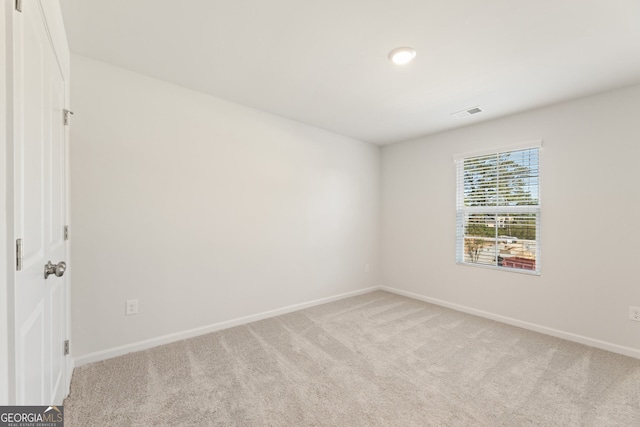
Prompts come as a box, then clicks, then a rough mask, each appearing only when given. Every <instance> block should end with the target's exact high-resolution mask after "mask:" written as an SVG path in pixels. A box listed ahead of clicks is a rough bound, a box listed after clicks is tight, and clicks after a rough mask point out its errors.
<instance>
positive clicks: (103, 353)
mask: <svg viewBox="0 0 640 427" xmlns="http://www.w3.org/2000/svg"><path fill="white" fill-rule="evenodd" d="M377 289H379V287H377V286H373V287H370V288H365V289H359V290H357V291H351V292H345V293H343V294H339V295H334V296H331V297H326V298H320V299H317V300H313V301H308V302H304V303H300V304H294V305H289V306H287V307H282V308H278V309H275V310H269V311H264V312H262V313H258V314H252V315H249V316H244V317H239V318H237V319H231V320H226V321H224V322H219V323H214V324H213V325H208V326H202V327H199V328H194V329H189V330H186V331H181V332H176V333H173V334H168V335H163V336H160V337H156V338H150V339H148V340H143V341H138V342H135V343H132V344H127V345H123V346H119V347H113V348H109V349H106V350H100V351H96V352H94V353H89V354H84V355H82V356H78V357H76V358H74V359H73V362H74V365H75V366H76V367H78V366H82V365H86V364H87V363H93V362H99V361H101V360H106V359H111V358H112V357H117V356H122V355H124V354H127V353H132V352H134V351H141V350H146V349H149V348H152V347H157V346H159V345H164V344H169V343H172V342H175V341H180V340H184V339H187V338H193V337H196V336H199V335H205V334H209V333H211V332H216V331H220V330H222V329H228V328H232V327H234V326H239V325H244V324H246V323H251V322H255V321H258V320H262V319H267V318H269V317H275V316H280V315H281V314H287V313H291V312H293V311H298V310H302V309H304V308H309V307H313V306H316V305H320V304H326V303H328V302H332V301H337V300H340V299H344V298H349V297H353V296H356V295H361V294H366V293H369V292H372V291H375V290H377Z"/></svg>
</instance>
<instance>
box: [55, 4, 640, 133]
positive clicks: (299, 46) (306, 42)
mask: <svg viewBox="0 0 640 427" xmlns="http://www.w3.org/2000/svg"><path fill="white" fill-rule="evenodd" d="M60 3H61V4H62V8H63V16H64V20H65V26H66V29H67V34H68V38H69V43H70V47H71V51H72V52H73V53H77V54H80V55H84V56H88V57H91V58H95V59H98V60H101V61H104V62H108V63H111V64H114V65H117V66H120V67H123V68H126V69H129V70H132V71H136V72H139V73H142V74H146V75H148V76H152V77H156V78H159V79H162V80H165V81H168V82H172V83H175V84H178V85H180V86H183V87H186V88H190V89H194V90H197V91H201V92H205V93H208V94H211V95H214V96H217V97H220V98H223V99H226V100H229V101H233V102H237V103H239V104H243V105H246V106H249V107H254V108H257V109H260V110H263V111H266V112H270V113H273V114H277V115H280V116H284V117H287V118H290V119H293V120H297V121H300V122H303V123H307V124H310V125H313V126H317V127H320V128H324V129H327V130H330V131H333V132H337V133H340V134H343V135H347V136H350V137H353V138H357V139H360V140H364V141H368V142H372V143H375V144H387V143H392V142H397V141H401V140H405V139H410V138H414V137H417V136H421V135H427V134H431V133H435V132H439V131H442V130H445V129H451V128H454V127H459V126H465V125H468V124H471V123H477V122H478V121H483V120H489V119H492V118H496V117H501V116H505V115H508V114H512V113H515V112H519V111H524V110H528V109H531V108H535V107H540V106H543V105H548V104H552V103H556V102H559V101H564V100H567V99H572V98H577V97H580V96H584V95H588V94H592V93H597V92H601V91H604V90H608V89H613V88H617V87H623V86H627V85H631V84H635V83H639V82H640V1H638V0H607V1H604V0H560V1H559V0H537V1H524V0H521V1H515V0H485V1H482V2H480V1H477V0H446V1H445V0H393V1H391V0H387V1H385V0H378V1H371V0H322V1H309V0H268V1H265V0H187V1H175V0H111V1H104V0H61V1H60ZM398 46H411V47H413V48H414V49H416V51H417V52H418V54H417V56H416V59H415V61H413V62H412V63H410V64H408V65H406V66H403V67H400V66H397V65H394V64H392V63H391V62H390V61H389V60H388V59H387V55H388V53H389V51H391V50H392V49H394V48H396V47H398ZM475 106H480V107H481V108H482V109H483V110H484V112H482V113H480V114H477V115H474V116H471V117H469V118H466V119H458V118H455V117H453V116H452V115H451V114H452V113H455V112H458V111H460V110H463V109H466V108H469V107H475Z"/></svg>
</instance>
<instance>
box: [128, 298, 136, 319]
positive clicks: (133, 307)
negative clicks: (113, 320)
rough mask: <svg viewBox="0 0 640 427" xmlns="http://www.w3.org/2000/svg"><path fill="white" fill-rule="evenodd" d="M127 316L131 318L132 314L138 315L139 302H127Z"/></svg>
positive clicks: (133, 300)
mask: <svg viewBox="0 0 640 427" xmlns="http://www.w3.org/2000/svg"><path fill="white" fill-rule="evenodd" d="M125 314H126V315H127V316H131V315H132V314H138V300H137V299H129V300H127V303H126V311H125Z"/></svg>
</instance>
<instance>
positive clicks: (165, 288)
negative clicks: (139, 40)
mask: <svg viewBox="0 0 640 427" xmlns="http://www.w3.org/2000/svg"><path fill="white" fill-rule="evenodd" d="M72 70H73V84H72V94H71V95H72V100H73V109H74V111H75V116H74V117H73V122H72V131H71V146H72V147H71V215H72V225H73V226H72V230H71V241H72V242H73V246H72V258H73V266H72V271H73V284H72V323H73V330H72V337H73V342H72V351H73V355H74V357H76V358H77V357H81V358H82V357H83V356H86V355H87V354H90V353H94V352H100V351H104V350H108V349H112V348H114V347H117V346H123V345H128V344H131V343H135V342H139V341H141V340H147V339H153V338H156V337H159V336H162V335H165V334H171V333H176V332H180V331H185V330H189V329H192V328H198V327H202V326H206V325H211V324H214V323H217V322H222V321H226V320H229V319H235V318H238V317H241V316H246V315H252V314H256V313H260V312H263V311H267V310H273V309H278V308H281V307H285V306H288V305H293V304H298V303H304V302H308V301H311V300H315V299H319V298H324V297H330V296H333V295H337V294H341V293H345V292H349V291H355V290H359V289H364V288H367V287H371V286H375V285H377V284H378V283H377V279H378V274H377V266H378V231H379V221H378V216H379V189H380V183H379V170H380V164H379V160H380V159H379V152H380V150H379V148H378V147H376V146H373V145H370V144H366V143H363V142H360V141H357V140H353V139H350V138H346V137H342V136H339V135H336V134H333V133H330V132H327V131H324V130H320V129H317V128H313V127H310V126H307V125H303V124H300V123H296V122H293V121H289V120H285V119H282V118H279V117H276V116H273V115H270V114H266V113H263V112H260V111H257V110H254V109H250V108H246V107H242V106H239V105H236V104H233V103H229V102H226V101H223V100H220V99H216V98H213V97H210V96H206V95H203V94H199V93H197V92H193V91H190V90H186V89H183V88H180V87H178V86H174V85H171V84H168V83H165V82H162V81H159V80H155V79H151V78H148V77H145V76H142V75H139V74H135V73H132V72H129V71H125V70H123V69H120V68H116V67H114V66H111V65H107V64H104V63H101V62H97V61H94V60H91V59H88V58H84V57H80V56H73V57H72ZM367 263H369V264H371V271H370V272H369V273H366V272H365V271H364V270H365V269H364V265H365V264H367ZM70 270H71V269H70ZM127 299H139V302H140V314H139V315H137V316H128V317H125V315H124V310H125V300H127Z"/></svg>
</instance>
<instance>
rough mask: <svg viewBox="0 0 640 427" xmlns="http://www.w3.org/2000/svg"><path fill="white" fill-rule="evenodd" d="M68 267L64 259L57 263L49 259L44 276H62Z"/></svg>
mask: <svg viewBox="0 0 640 427" xmlns="http://www.w3.org/2000/svg"><path fill="white" fill-rule="evenodd" d="M66 269H67V263H66V262H64V261H60V262H59V263H57V264H52V263H51V261H49V262H47V264H46V265H45V266H44V278H45V279H46V278H47V277H49V275H50V274H55V275H56V277H62V275H63V274H64V271H65V270H66Z"/></svg>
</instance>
